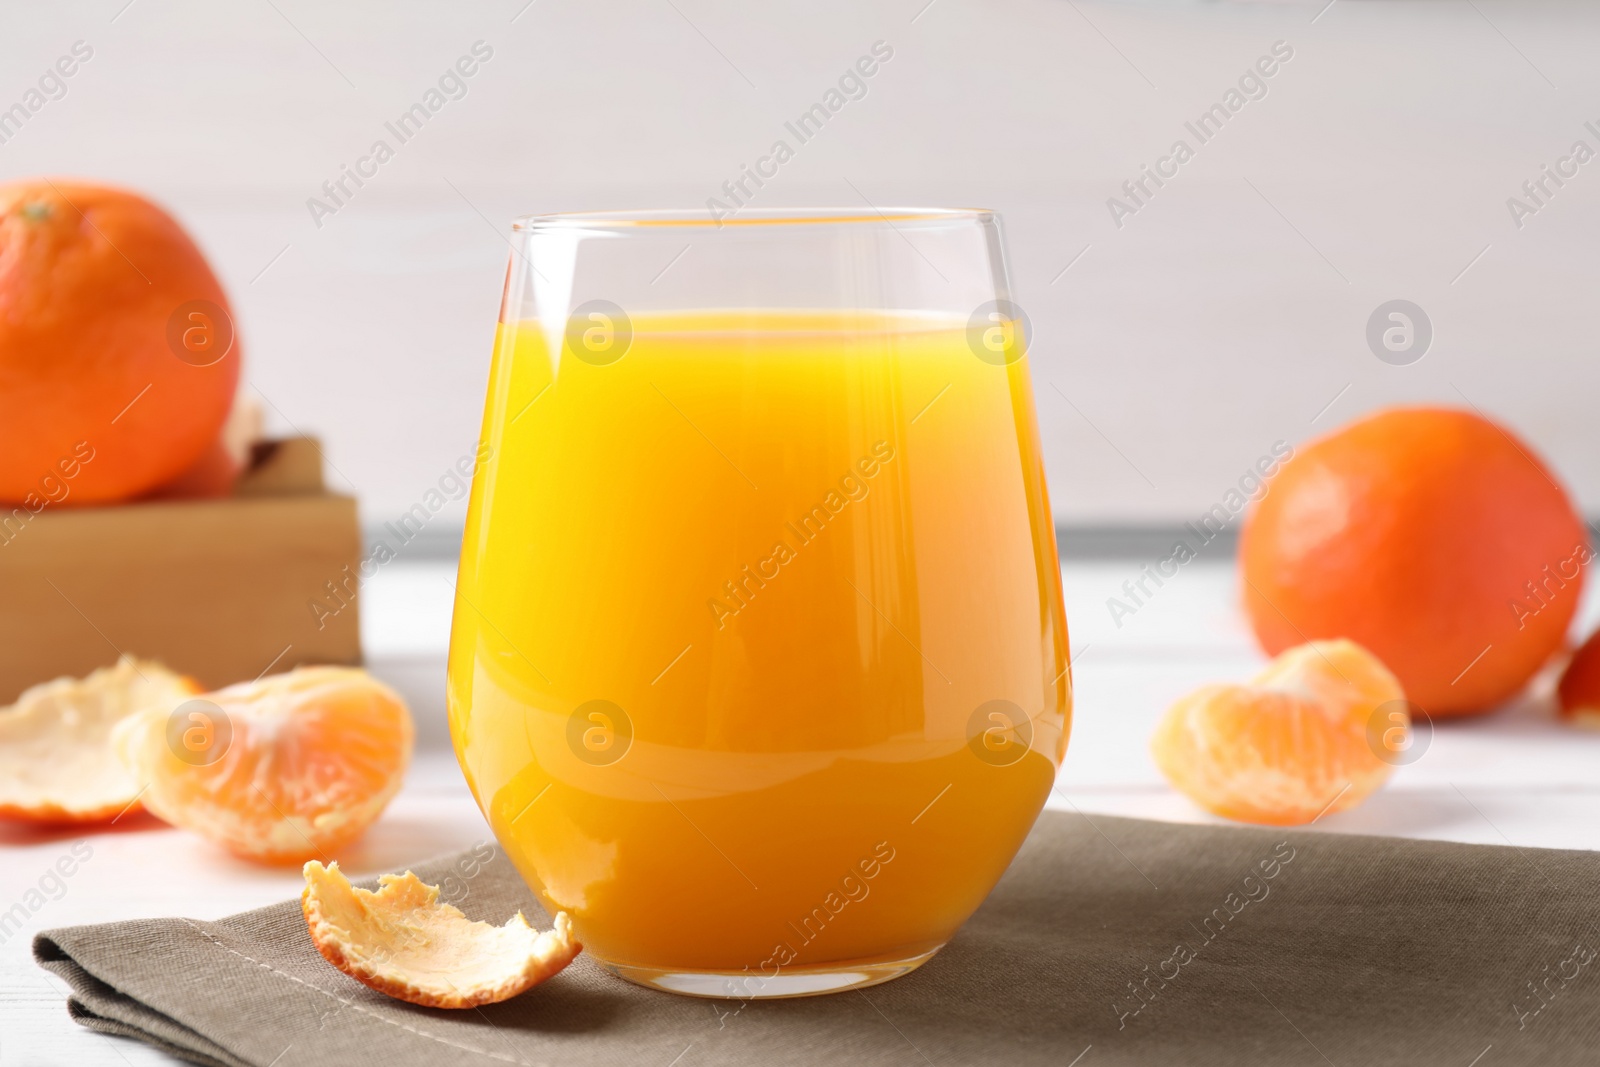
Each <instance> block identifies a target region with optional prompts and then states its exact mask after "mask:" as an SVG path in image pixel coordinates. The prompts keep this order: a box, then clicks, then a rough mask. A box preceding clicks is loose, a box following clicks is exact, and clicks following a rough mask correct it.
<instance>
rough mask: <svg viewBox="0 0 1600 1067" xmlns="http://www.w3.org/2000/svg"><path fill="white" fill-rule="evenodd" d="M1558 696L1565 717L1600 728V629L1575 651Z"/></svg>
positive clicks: (1582, 724)
mask: <svg viewBox="0 0 1600 1067" xmlns="http://www.w3.org/2000/svg"><path fill="white" fill-rule="evenodd" d="M1556 696H1557V698H1558V699H1559V700H1560V705H1561V717H1562V718H1564V719H1566V720H1567V721H1568V722H1570V723H1573V724H1574V725H1577V726H1587V727H1591V728H1600V630H1596V631H1595V632H1594V633H1592V634H1590V635H1589V640H1587V641H1585V642H1584V643H1583V644H1582V646H1580V647H1579V649H1578V651H1577V652H1575V653H1573V655H1572V661H1571V662H1570V663H1568V664H1567V669H1566V670H1565V671H1563V672H1562V674H1561V684H1560V685H1559V686H1557V687H1556Z"/></svg>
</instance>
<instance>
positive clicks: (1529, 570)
mask: <svg viewBox="0 0 1600 1067" xmlns="http://www.w3.org/2000/svg"><path fill="white" fill-rule="evenodd" d="M1591 558H1592V554H1591V552H1590V550H1589V543H1588V538H1587V536H1586V534H1585V532H1584V525H1583V521H1582V519H1581V518H1579V516H1578V513H1577V511H1576V509H1574V507H1573V505H1572V501H1571V499H1570V498H1569V497H1568V495H1567V493H1566V491H1565V490H1564V489H1563V488H1562V487H1561V486H1560V485H1559V484H1558V483H1557V482H1556V480H1555V478H1554V476H1553V475H1552V474H1551V472H1550V470H1549V468H1548V467H1546V466H1545V464H1544V463H1543V462H1541V461H1540V460H1539V458H1538V457H1537V456H1536V455H1535V454H1534V452H1533V450H1532V449H1531V448H1529V447H1528V445H1527V444H1525V443H1524V442H1522V441H1520V440H1518V439H1517V438H1516V437H1514V436H1513V435H1512V434H1511V433H1510V431H1508V430H1506V429H1505V428H1504V427H1501V426H1499V425H1497V424H1495V423H1493V422H1490V421H1489V420H1488V419H1485V418H1483V417H1481V416H1479V415H1477V414H1474V413H1473V412H1469V411H1460V410H1454V409H1448V408H1420V407H1419V408H1393V409H1389V410H1386V411H1381V412H1379V413H1377V414H1375V415H1372V416H1369V417H1367V418H1364V419H1361V420H1359V421H1357V422H1354V423H1352V424H1350V425H1349V426H1346V427H1344V428H1343V429H1340V430H1337V431H1335V432H1334V433H1332V434H1330V435H1329V436H1327V437H1324V438H1322V439H1320V440H1318V441H1315V442H1313V443H1312V444H1311V445H1310V446H1308V447H1306V448H1305V449H1303V450H1302V451H1300V452H1299V453H1297V454H1296V455H1295V456H1293V457H1292V458H1291V459H1289V460H1288V461H1287V462H1285V463H1284V465H1283V467H1282V468H1281V470H1280V471H1279V472H1278V473H1277V475H1276V476H1275V477H1274V478H1273V479H1272V481H1271V483H1270V484H1269V486H1268V488H1267V491H1266V495H1265V496H1263V497H1262V498H1261V499H1260V500H1259V501H1258V502H1257V503H1256V505H1255V507H1254V509H1253V511H1252V512H1251V514H1250V515H1249V516H1248V517H1247V519H1246V521H1245V525H1244V529H1243V530H1242V532H1241V535H1240V540H1239V567H1240V573H1241V575H1242V577H1243V588H1242V593H1243V596H1244V603H1245V608H1246V611H1247V613H1248V615H1249V617H1250V622H1251V625H1252V626H1253V627H1254V629H1255V633H1256V637H1257V639H1258V640H1259V641H1260V642H1261V646H1262V648H1264V649H1265V650H1266V651H1267V652H1268V653H1269V654H1276V653H1278V652H1280V651H1282V650H1283V649H1285V648H1288V647H1290V646H1291V645H1297V644H1300V643H1302V642H1305V641H1313V640H1319V639H1328V638H1339V637H1345V638H1349V639H1351V640H1353V641H1356V642H1358V643H1359V644H1361V645H1362V646H1364V647H1365V648H1367V649H1370V650H1371V651H1372V652H1373V653H1374V654H1375V655H1377V656H1378V658H1379V659H1381V660H1382V661H1383V662H1384V663H1385V664H1387V665H1388V667H1389V668H1390V669H1391V670H1392V671H1394V673H1395V674H1396V675H1397V676H1398V677H1399V679H1400V682H1401V684H1402V685H1403V686H1404V687H1405V691H1406V695H1407V697H1408V698H1409V699H1410V700H1411V701H1413V702H1414V703H1415V704H1416V705H1418V706H1419V707H1421V708H1422V709H1424V710H1425V711H1427V712H1428V713H1429V714H1430V715H1432V716H1435V717H1443V716H1452V715H1467V714H1473V713H1478V712H1483V711H1487V710H1489V709H1491V708H1493V707H1495V706H1496V705H1497V704H1499V703H1501V702H1502V701H1504V700H1506V699H1507V698H1509V697H1511V696H1513V695H1514V694H1516V693H1517V692H1518V690H1520V689H1521V688H1522V687H1523V685H1524V684H1526V683H1527V681H1528V679H1529V678H1531V677H1532V676H1533V674H1534V673H1535V672H1536V671H1537V670H1538V669H1539V668H1540V667H1541V666H1542V665H1543V664H1544V663H1545V661H1546V660H1547V659H1548V658H1549V657H1550V655H1551V653H1552V652H1554V651H1555V650H1556V649H1557V648H1558V647H1559V646H1560V645H1561V643H1562V640H1563V638H1564V636H1565V634H1566V631H1567V626H1568V624H1569V623H1570V622H1571V621H1572V614H1573V611H1574V610H1575V609H1576V607H1577V605H1578V597H1579V594H1580V592H1581V591H1582V588H1583V580H1584V573H1583V572H1584V565H1585V564H1586V563H1587V562H1588V561H1589V559H1591Z"/></svg>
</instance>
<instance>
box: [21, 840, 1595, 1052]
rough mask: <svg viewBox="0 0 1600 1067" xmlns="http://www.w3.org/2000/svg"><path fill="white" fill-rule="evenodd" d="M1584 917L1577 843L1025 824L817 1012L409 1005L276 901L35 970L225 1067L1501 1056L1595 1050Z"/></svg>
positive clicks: (451, 868)
mask: <svg viewBox="0 0 1600 1067" xmlns="http://www.w3.org/2000/svg"><path fill="white" fill-rule="evenodd" d="M484 857H488V858H487V859H485V858H484ZM949 861H950V862H951V863H960V862H962V858H961V857H960V856H951V857H949ZM416 870H417V874H418V875H419V876H420V877H421V878H422V879H423V880H424V881H427V882H430V883H438V882H444V883H447V884H449V883H450V882H451V881H452V880H453V881H454V882H455V883H456V886H457V892H456V893H455V898H456V902H457V904H458V906H460V907H461V908H462V909H463V910H464V911H465V912H466V913H467V914H468V915H469V916H470V917H472V918H476V919H483V920H487V921H489V922H494V923H499V922H503V921H504V920H505V919H506V918H507V917H508V916H509V915H510V914H511V913H512V912H514V911H517V910H519V909H520V910H522V911H523V912H524V913H525V914H526V915H527V916H528V918H529V920H530V921H531V922H534V924H535V925H536V926H540V927H543V926H547V925H548V923H549V920H548V918H547V917H546V916H545V913H544V911H543V909H541V908H540V907H539V905H538V903H537V902H536V901H535V899H534V897H533V896H532V895H531V894H530V893H529V892H528V890H527V888H526V887H525V886H524V885H523V883H522V881H521V879H520V878H519V877H518V876H517V873H516V872H515V870H514V869H513V868H512V866H511V864H510V863H509V862H507V861H506V860H505V859H504V858H503V857H502V856H501V855H500V854H499V853H498V852H492V851H491V850H490V849H489V848H487V847H480V849H479V850H477V851H476V852H475V853H464V854H463V855H462V856H460V857H450V858H447V859H444V860H440V861H436V862H434V863H431V864H426V865H423V866H420V867H418V868H416ZM1597 916H1600V855H1597V854H1595V853H1590V852H1568V851H1556V850H1550V849H1525V848H1523V849H1519V848H1502V847H1493V846H1480V845H1458V844H1446V843H1440V842H1429V841H1406V840H1398V839H1391V838H1381V837H1357V836H1350V835H1343V834H1331V833H1319V832H1315V831H1307V830H1304V829H1290V830H1262V829H1240V828H1225V827H1210V826H1179V825H1173V824H1168V823H1158V822H1146V821H1142V820H1133V819H1118V818H1111V817H1108V816H1084V815H1079V814H1058V813H1046V814H1045V815H1044V816H1043V817H1042V818H1041V819H1040V820H1039V823H1038V825H1037V826H1036V827H1035V828H1034V830H1033V833H1032V835H1031V836H1030V837H1029V838H1028V840H1027V843H1026V844H1025V845H1024V846H1023V848H1022V851H1021V852H1020V853H1019V854H1018V856H1017V858H1016V861H1015V862H1014V863H1013V864H1012V866H1011V869H1010V870H1009V871H1008V872H1007V873H1006V875H1005V878H1004V879H1003V880H1002V881H1001V882H1000V885H999V886H998V887H997V888H996V889H995V891H994V893H993V894H992V895H991V896H990V898H989V900H988V901H987V902H986V903H985V904H984V905H983V907H982V908H981V909H979V911H978V913H977V914H976V915H974V916H973V918H972V919H971V920H970V921H969V922H968V923H967V924H966V926H965V927H963V928H962V930H961V931H960V933H958V934H957V935H956V937H955V939H954V940H952V941H951V943H950V944H949V945H948V946H947V947H946V948H945V949H944V950H943V951H942V952H940V953H939V954H938V955H937V956H935V957H934V958H933V959H932V960H931V961H929V962H928V963H927V964H926V965H924V966H923V967H922V968H921V969H920V970H918V971H916V972H914V973H913V974H910V975H908V976H906V977H904V978H900V979H898V980H896V981H893V982H890V983H888V984H886V985H882V986H878V987H876V988H872V989H868V990H864V991H858V992H849V993H842V994H837V995H834V996H823V997H811V998H805V999H798V1000H781V1001H750V1002H745V1003H741V1002H739V1001H718V1000H698V999H691V998H688V997H679V996H674V995H671V994H667V993H660V992H655V991H652V990H648V989H643V988H640V987H637V986H634V985H631V984H629V983H627V982H624V981H621V980H619V979H617V978H613V977H611V976H609V975H607V974H605V973H604V972H602V971H601V970H600V969H599V968H597V967H596V966H594V965H593V964H592V963H590V962H589V961H588V959H587V958H586V957H584V956H580V957H579V958H578V960H577V961H576V962H575V963H574V964H573V965H572V966H571V967H569V968H568V969H567V970H566V971H565V972H563V973H562V974H560V975H558V976H557V977H555V978H554V979H552V980H551V981H549V982H547V983H545V984H544V985H542V986H539V987H538V988H536V989H534V990H532V991H530V992H529V993H526V994H524V995H523V996H520V997H517V998H514V999H512V1000H510V1001H507V1002H505V1003H503V1004H496V1005H492V1006H489V1007H485V1008H482V1009H478V1010H467V1011H439V1010H434V1009H428V1008H419V1007H415V1006H413V1005H410V1004H405V1003H402V1002H400V1001H397V1000H391V999H389V998H387V997H385V996H383V995H382V994H380V993H376V992H373V991H372V990H369V989H367V988H366V987H365V986H362V985H360V984H359V983H357V982H356V981H354V980H353V979H351V978H348V977H346V976H345V975H343V974H341V973H339V972H338V971H336V970H334V968H332V967H331V966H329V965H328V964H327V963H326V962H325V961H324V960H323V959H322V957H321V956H319V955H318V954H317V951H316V949H315V948H314V947H313V946H312V944H311V941H310V938H309V937H308V935H307V933H306V927H305V922H304V920H303V919H302V918H301V914H300V906H299V902H298V901H287V902H284V903H282V904H276V905H273V906H271V907H267V908H262V909H259V910H257V911H251V912H246V913H244V914H242V915H236V916H233V917H232V918H227V919H223V920H221V921H219V922H198V921H192V920H189V919H159V920H139V921H133V922H122V923H108V924H105V925H100V926H78V927H70V928H65V929H59V930H50V931H46V932H45V933H42V934H40V935H39V936H38V937H37V939H36V940H35V942H34V954H35V956H36V958H37V959H38V961H39V962H40V963H41V964H42V965H43V966H45V967H46V968H48V969H49V970H51V971H53V972H55V973H56V974H59V975H61V976H62V977H63V978H65V979H66V980H67V981H68V982H69V983H70V984H71V986H72V991H73V992H72V998H71V999H70V1001H69V1002H68V1010H69V1011H70V1012H71V1013H72V1016H73V1018H75V1019H76V1020H78V1021H79V1022H80V1023H82V1024H83V1025H85V1026H88V1027H90V1028H91V1029H95V1030H99V1031H101V1032H103V1033H108V1034H116V1035H121V1036H124V1037H132V1038H136V1039H138V1040H141V1041H144V1042H147V1043H149V1044H152V1045H155V1046H157V1047H159V1048H162V1049H165V1050H167V1051H168V1052H171V1053H172V1054H174V1055H176V1056H179V1057H182V1058H184V1059H188V1060H190V1061H192V1062H195V1063H202V1064H210V1065H226V1067H246V1065H250V1067H269V1065H276V1067H293V1065H295V1064H302V1063H304V1064H318V1065H321V1067H329V1065H332V1067H364V1065H373V1067H410V1065H413V1064H415V1065H423V1064H428V1065H435V1064H457V1063H460V1064H484V1063H489V1062H492V1061H494V1062H501V1063H511V1064H546V1063H559V1064H573V1065H579V1067H586V1065H591V1064H595V1065H598V1064H606V1065H613V1064H614V1065H627V1067H641V1065H642V1067H649V1065H659V1067H669V1065H680V1067H698V1065H704V1064H748V1063H766V1064H828V1065H834V1064H883V1065H890V1064H894V1065H908V1064H924V1063H926V1064H940V1065H943V1064H957V1063H1006V1064H1033V1063H1039V1064H1050V1065H1052V1067H1074V1065H1076V1067H1101V1065H1103V1064H1133V1063H1138V1064H1150V1063H1165V1062H1174V1063H1184V1064H1219V1065H1228V1067H1238V1065H1244V1064H1275V1065H1276V1064H1316V1065H1321V1064H1328V1065H1330V1067H1331V1065H1339V1067H1344V1065H1349V1064H1397V1065H1398V1064H1404V1065H1407V1067H1416V1065H1419V1064H1446V1065H1449V1067H1474V1065H1476V1067H1499V1065H1501V1064H1508V1063H1519V1064H1520V1063H1539V1064H1568V1063H1572V1064H1577V1063H1585V1064H1592V1063H1594V1062H1596V1058H1597V1056H1600V965H1597V964H1596V950H1597V949H1600V933H1597V922H1596V919H1597Z"/></svg>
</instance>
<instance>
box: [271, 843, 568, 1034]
mask: <svg viewBox="0 0 1600 1067" xmlns="http://www.w3.org/2000/svg"><path fill="white" fill-rule="evenodd" d="M305 878H306V887H305V890H304V891H303V892H302V893H301V894H300V910H301V912H302V913H303V914H304V915H305V918H306V929H307V930H309V931H310V932H311V941H312V943H313V944H314V945H316V946H317V951H318V952H320V953H322V958H323V959H325V960H327V961H328V962H329V963H331V964H333V965H334V966H335V967H337V968H338V969H339V970H341V971H343V972H344V973H345V974H348V975H349V976H350V977H351V978H354V979H355V980H356V981H358V982H360V983H361V984H362V985H365V986H368V987H370V988H372V989H376V990H377V991H378V992H380V993H384V994H386V995H388V996H391V997H394V998H395V999H397V1000H404V1001H408V1002H410V1003H412V1004H421V1005H422V1006H424V1007H427V1008H475V1007H478V1006H479V1005H480V1004H498V1003H499V1002H500V1001H502V1000H509V999H510V998H512V997H514V996H516V995H517V994H519V993H524V992H526V991H527V990H529V989H531V988H533V987H534V986H536V985H538V984H539V983H540V982H543V981H545V980H546V979H548V978H551V977H554V976H555V975H557V974H559V973H560V972H561V971H562V970H563V969H565V967H566V966H567V964H569V963H571V962H572V961H573V959H574V958H575V957H576V956H577V955H578V953H579V952H580V951H581V950H582V949H583V946H582V945H581V944H579V943H578V941H577V940H576V939H575V938H574V937H573V936H572V920H571V919H569V918H567V913H566V912H564V911H563V912H560V913H558V914H557V915H556V921H555V927H554V928H553V929H551V930H546V931H545V932H544V933H542V934H541V933H538V932H536V931H535V930H534V929H533V928H532V927H530V926H529V925H528V921H527V920H526V919H524V918H523V917H522V913H521V912H520V911H519V912H517V914H515V915H513V916H512V917H511V918H510V919H507V920H506V923H505V925H504V926H490V925H489V924H488V923H481V922H472V921H471V920H469V919H468V918H467V917H466V916H465V915H463V914H461V912H460V910H459V909H457V908H454V907H452V906H451V905H449V904H441V903H440V902H439V887H438V886H436V885H424V884H423V883H422V880H421V879H419V878H418V877H417V876H416V875H414V874H412V873H411V872H410V871H407V872H406V873H405V874H403V875H398V876H397V875H393V874H385V875H382V876H380V877H379V879H378V886H379V888H378V891H377V892H376V893H374V892H372V891H371V890H367V889H356V888H355V887H353V886H351V884H350V881H349V879H347V878H346V877H345V876H344V874H343V873H342V872H341V871H340V870H339V865H338V864H337V863H333V864H329V865H328V866H326V867H324V866H323V865H322V864H320V863H318V862H317V861H316V860H312V861H311V862H310V863H307V864H306V865H305Z"/></svg>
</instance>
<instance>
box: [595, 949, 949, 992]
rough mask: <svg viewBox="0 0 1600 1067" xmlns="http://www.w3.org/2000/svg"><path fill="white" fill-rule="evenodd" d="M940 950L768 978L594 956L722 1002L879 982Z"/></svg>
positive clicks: (670, 988)
mask: <svg viewBox="0 0 1600 1067" xmlns="http://www.w3.org/2000/svg"><path fill="white" fill-rule="evenodd" d="M943 947H944V946H943V945H941V946H939V948H943ZM938 951H939V949H938V948H935V949H932V950H931V951H928V952H924V953H922V954H921V955H920V956H912V957H910V958H909V959H903V960H888V961H882V962H873V963H865V962H860V961H855V962H850V961H846V962H843V963H831V964H827V965H825V966H821V967H786V968H783V969H782V970H780V971H779V972H778V973H777V974H775V975H770V976H769V975H764V974H761V973H760V972H757V971H663V970H657V969H655V968H653V967H632V966H627V965H625V964H620V963H608V962H607V961H605V960H602V959H595V962H596V963H598V964H599V965H600V966H601V967H602V968H603V969H605V970H607V971H609V972H610V973H612V974H614V975H616V976H617V977H618V978H625V979H627V980H628V981H630V982H633V983H634V984H636V985H642V986H647V987H649V988H650V989H659V990H662V991H663V992H666V993H677V994H679V995H680V996H686V997H713V998H716V999H719V1000H778V999H783V998H786V997H817V996H822V995H823V994H826V993H843V992H845V991H846V990H850V989H865V988H867V987H868V986H874V985H881V984H882V983H884V982H887V981H889V980H891V979H894V978H899V977H900V976H901V975H903V974H910V973H911V972H912V971H914V970H916V969H917V968H918V967H921V966H922V965H923V964H924V963H927V962H928V961H929V960H930V959H932V958H933V954H934V953H935V952H938Z"/></svg>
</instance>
